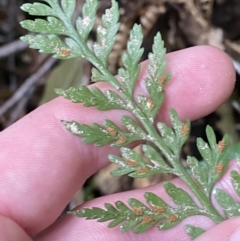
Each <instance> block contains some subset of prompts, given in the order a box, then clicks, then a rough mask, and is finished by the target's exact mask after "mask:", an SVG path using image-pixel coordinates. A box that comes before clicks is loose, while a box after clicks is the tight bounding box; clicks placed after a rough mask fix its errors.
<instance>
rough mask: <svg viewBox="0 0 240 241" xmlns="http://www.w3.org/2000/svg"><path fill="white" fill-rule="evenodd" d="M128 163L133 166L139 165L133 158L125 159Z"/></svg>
mask: <svg viewBox="0 0 240 241" xmlns="http://www.w3.org/2000/svg"><path fill="white" fill-rule="evenodd" d="M125 160H126V163H127V164H128V165H129V166H131V167H137V166H138V162H136V161H135V160H132V159H125Z"/></svg>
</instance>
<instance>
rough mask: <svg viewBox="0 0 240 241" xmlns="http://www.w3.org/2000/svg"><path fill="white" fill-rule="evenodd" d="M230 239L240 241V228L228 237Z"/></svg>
mask: <svg viewBox="0 0 240 241" xmlns="http://www.w3.org/2000/svg"><path fill="white" fill-rule="evenodd" d="M228 240H229V241H239V240H240V229H237V230H236V231H235V232H234V233H233V234H232V235H231V236H230V238H229V239H228Z"/></svg>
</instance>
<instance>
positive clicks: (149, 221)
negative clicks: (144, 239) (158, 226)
mask: <svg viewBox="0 0 240 241" xmlns="http://www.w3.org/2000/svg"><path fill="white" fill-rule="evenodd" d="M152 221H154V217H153V216H150V215H148V216H146V217H144V218H143V219H142V224H146V223H151V222H152Z"/></svg>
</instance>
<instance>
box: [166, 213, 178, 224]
mask: <svg viewBox="0 0 240 241" xmlns="http://www.w3.org/2000/svg"><path fill="white" fill-rule="evenodd" d="M177 219H178V215H177V214H171V215H170V216H169V217H167V221H168V222H170V223H171V222H174V221H176V220H177Z"/></svg>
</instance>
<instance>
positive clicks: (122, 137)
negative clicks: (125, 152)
mask: <svg viewBox="0 0 240 241" xmlns="http://www.w3.org/2000/svg"><path fill="white" fill-rule="evenodd" d="M126 141H127V137H126V136H120V137H119V138H118V140H117V141H116V144H118V145H121V144H123V143H125V142H126Z"/></svg>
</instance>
